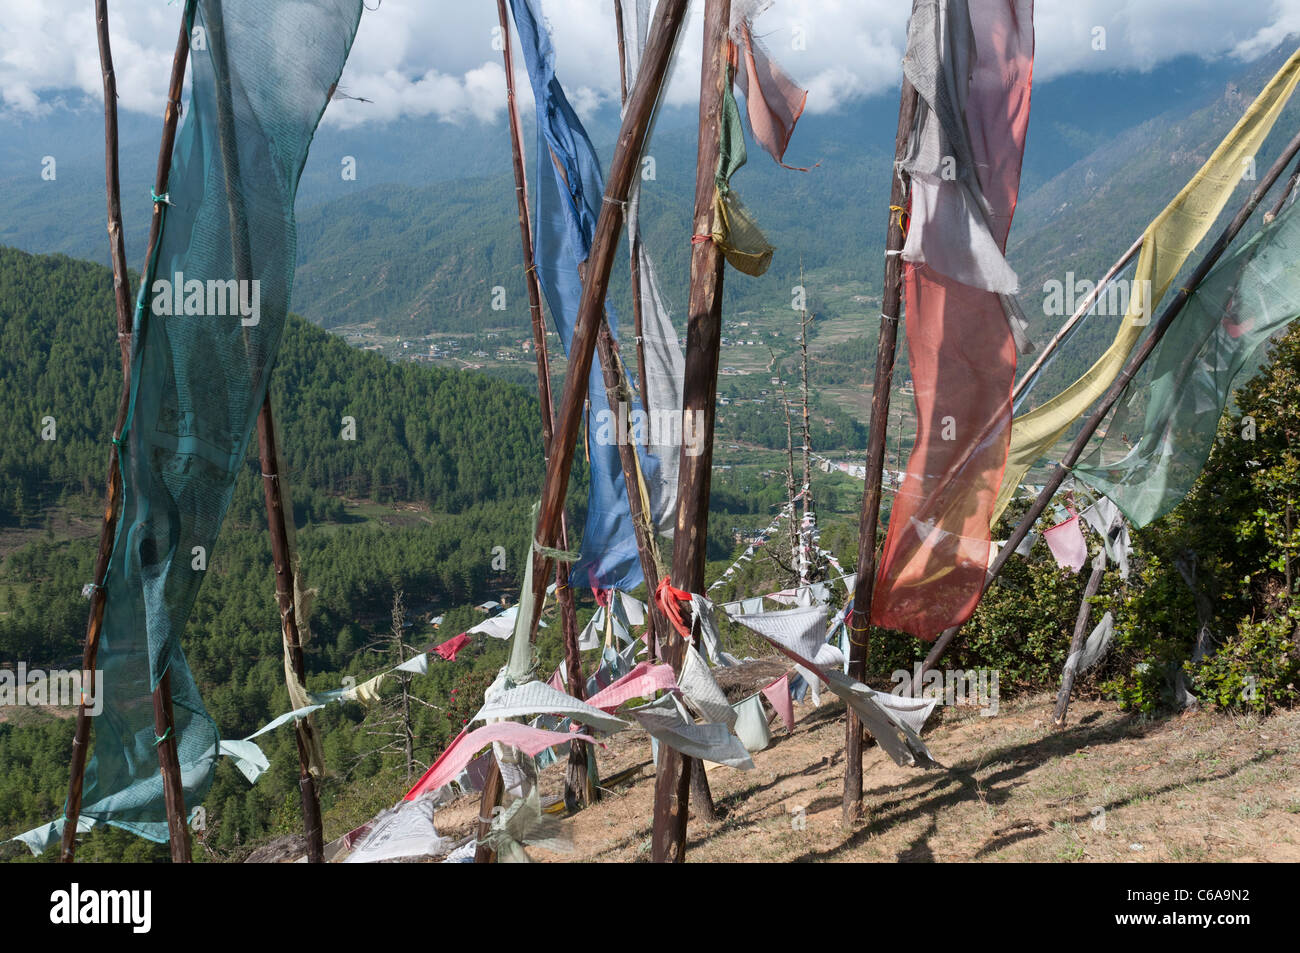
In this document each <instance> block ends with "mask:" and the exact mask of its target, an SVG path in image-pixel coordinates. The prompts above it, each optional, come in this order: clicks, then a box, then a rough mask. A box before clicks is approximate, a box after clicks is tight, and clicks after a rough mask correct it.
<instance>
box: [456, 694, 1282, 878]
mask: <svg viewBox="0 0 1300 953" xmlns="http://www.w3.org/2000/svg"><path fill="white" fill-rule="evenodd" d="M1051 701H1052V700H1051V699H1050V698H1048V697H1046V696H1040V697H1035V698H1030V699H1026V700H1023V701H1021V702H1018V703H1012V704H1006V703H1004V704H1003V706H1002V709H1001V712H1000V714H998V715H997V716H995V717H990V718H984V717H980V716H979V715H978V713H976V711H975V710H973V709H971V710H965V709H948V710H945V711H944V712H943V718H942V720H941V721H940V722H939V723H938V724H937V725H936V726H935V727H934V728H933V729H932V730H930V731H927V735H926V740H927V744H928V745H929V746H930V749H931V751H932V752H933V753H934V755H935V757H936V758H938V760H939V761H940V762H942V763H943V764H946V765H949V766H950V769H949V770H947V771H928V772H927V771H917V770H913V769H905V768H899V767H896V766H895V765H894V764H893V762H891V761H889V760H888V759H887V758H886V757H885V756H884V755H883V753H881V752H880V751H879V749H877V748H875V747H874V746H873V747H871V748H869V749H868V750H867V754H866V758H865V774H864V787H865V795H864V809H865V815H864V817H863V818H862V820H860V821H859V822H857V823H856V824H854V825H853V826H852V827H850V828H845V827H844V826H843V825H842V823H841V809H840V808H841V793H842V787H843V743H844V722H843V705H842V704H841V703H839V702H838V701H835V700H833V699H832V701H826V700H825V699H823V703H822V707H821V708H817V709H814V708H813V707H812V706H811V704H805V705H803V706H797V707H796V709H795V714H796V718H797V725H796V727H795V730H794V732H793V733H790V734H786V733H785V732H784V731H783V730H782V729H780V728H779V727H778V728H776V729H775V739H774V741H773V744H772V746H771V747H770V748H768V749H767V750H766V751H762V752H759V753H758V754H756V755H755V756H754V762H755V765H756V769H755V770H754V771H750V772H739V771H734V770H732V769H730V768H725V767H716V768H711V769H710V770H709V783H710V785H711V786H712V789H713V795H714V799H715V802H716V803H717V805H718V808H719V813H720V819H719V820H718V821H717V822H715V823H713V824H704V823H702V822H701V821H699V820H698V819H696V818H694V817H692V819H691V824H690V832H689V842H688V858H689V859H690V860H691V861H705V862H707V861H723V862H726V861H768V862H772V861H777V862H784V863H790V862H801V861H1000V860H1010V861H1262V860H1269V861H1296V860H1300V772H1298V771H1297V768H1298V767H1300V731H1298V729H1300V713H1298V712H1291V713H1285V714H1281V715H1278V716H1275V717H1273V718H1269V719H1258V718H1253V717H1241V716H1227V715H1221V714H1212V713H1200V712H1197V713H1189V714H1186V715H1183V716H1181V717H1173V718H1162V719H1145V718H1141V717H1139V716H1135V715H1132V714H1126V713H1123V712H1120V711H1117V710H1116V709H1115V708H1114V707H1113V706H1111V705H1108V704H1105V703H1098V702H1088V701H1077V702H1075V703H1074V705H1073V706H1072V708H1071V712H1070V723H1069V725H1068V726H1067V727H1066V728H1065V729H1063V730H1055V729H1053V728H1052V726H1051ZM649 749H650V746H649V743H648V740H647V739H646V737H645V735H644V734H643V733H641V732H639V731H628V732H624V733H622V734H620V735H617V736H615V737H614V738H612V739H611V740H610V744H609V748H608V749H606V750H604V751H602V752H601V756H600V766H601V774H602V775H603V776H606V777H609V776H612V775H613V774H614V773H615V772H617V771H620V770H623V769H625V768H629V767H632V766H636V765H640V767H639V770H638V771H637V772H636V773H635V776H634V777H633V778H632V779H631V780H630V781H628V782H626V783H625V784H623V785H621V786H620V787H619V788H618V789H617V790H614V791H611V792H609V793H607V795H606V797H605V799H604V800H603V801H602V802H601V803H600V804H598V805H596V806H595V807H593V808H590V809H588V810H585V811H582V812H580V813H579V814H577V815H575V816H574V817H573V819H572V825H573V828H572V831H573V839H574V846H575V851H574V853H573V854H569V855H566V854H549V853H545V852H542V851H534V855H535V857H536V859H538V860H547V861H563V860H581V861H644V860H648V859H649V844H650V819H651V806H652V803H653V797H654V779H653V768H652V765H651V763H650V757H649V756H650V750H649ZM561 771H562V768H561V767H559V766H554V767H551V768H549V769H548V770H547V771H546V772H545V773H544V774H543V791H544V793H552V789H554V790H556V791H558V789H559V786H560V784H561V783H562V781H561ZM477 809H478V804H477V802H476V801H472V800H471V799H463V800H462V801H460V802H458V803H456V804H454V805H449V806H448V807H447V808H446V809H444V810H442V811H440V812H439V817H438V826H439V830H440V831H441V832H442V833H444V834H452V835H463V834H468V833H469V831H470V824H471V822H472V820H473V818H474V816H475V815H476V813H477ZM800 810H802V813H803V817H804V818H805V820H806V824H805V826H804V827H803V828H802V829H797V825H796V824H795V823H794V821H795V817H796V815H797V813H798V812H799V811H800Z"/></svg>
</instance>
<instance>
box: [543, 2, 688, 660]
mask: <svg viewBox="0 0 1300 953" xmlns="http://www.w3.org/2000/svg"><path fill="white" fill-rule="evenodd" d="M686 8H687V0H660V3H659V5H658V7H657V8H656V11H655V19H654V23H653V25H652V26H651V30H650V41H649V43H648V44H647V45H646V49H645V55H644V57H643V58H642V62H641V70H640V72H639V73H638V74H637V81H636V84H635V86H634V87H633V89H632V94H631V96H630V97H629V99H628V104H627V110H626V113H625V115H624V117H623V124H622V127H621V128H620V130H619V136H618V142H617V145H616V147H615V150H614V159H613V162H612V163H611V164H610V171H609V176H608V177H607V179H606V184H605V195H604V198H603V201H602V205H601V211H600V217H599V219H598V220H597V223H596V232H595V238H594V241H593V242H592V246H591V252H590V254H589V256H588V259H587V268H586V278H587V280H586V281H585V282H584V283H583V288H582V299H581V302H580V304H579V306H578V317H577V320H576V322H575V326H574V331H573V340H572V341H571V342H570V345H569V365H568V371H567V373H566V374H565V378H564V390H563V393H562V395H561V398H560V407H559V412H558V413H557V414H556V420H555V434H554V437H553V438H552V453H551V457H550V459H549V460H548V461H547V467H546V475H545V477H544V480H543V483H542V499H541V509H540V513H539V517H538V524H537V538H538V540H539V541H540V542H541V543H542V545H544V546H548V547H554V546H555V544H556V542H557V541H558V536H559V527H560V519H561V516H562V515H563V513H564V498H565V495H566V494H567V492H568V489H569V471H570V469H571V467H572V466H573V455H574V451H575V448H576V442H577V435H578V428H579V424H580V422H581V419H582V409H583V404H584V401H585V398H586V393H587V382H588V377H589V375H590V373H591V362H592V359H593V358H594V356H595V349H596V338H597V337H598V334H599V329H600V323H601V318H602V317H603V315H604V306H605V293H606V290H607V288H608V287H609V275H610V271H611V269H612V267H613V263H614V255H615V253H616V252H617V250H618V237H619V233H620V231H621V229H622V227H623V218H624V214H625V213H624V206H625V203H626V202H627V197H628V192H629V190H630V188H631V184H632V178H633V176H634V175H635V174H636V173H637V170H638V169H639V168H640V157H641V151H642V148H643V147H644V145H645V140H646V136H647V134H648V132H649V128H650V120H651V118H652V117H653V114H654V108H655V103H656V102H657V100H658V98H659V92H660V89H661V88H662V86H663V81H664V76H665V75H666V73H667V70H668V65H669V62H670V60H671V58H672V52H673V48H674V45H675V43H676V40H677V35H678V33H679V32H680V30H681V26H682V23H683V21H684V20H685V17H686ZM533 560H534V561H533V580H534V583H533V584H534V587H535V592H534V595H535V597H536V598H535V601H534V610H533V617H532V619H531V620H530V621H529V634H530V636H532V637H535V636H536V633H537V620H538V618H539V615H540V612H541V606H542V599H541V596H542V595H543V593H544V591H545V587H546V578H547V576H548V575H549V574H550V558H549V557H547V556H545V555H543V554H542V553H535V554H534V557H533Z"/></svg>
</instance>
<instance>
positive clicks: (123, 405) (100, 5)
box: [60, 0, 190, 863]
mask: <svg viewBox="0 0 1300 953" xmlns="http://www.w3.org/2000/svg"><path fill="white" fill-rule="evenodd" d="M95 20H96V27H97V34H98V39H99V57H100V70H101V74H102V77H103V83H104V177H105V186H106V191H107V196H108V234H109V242H110V251H111V258H112V262H113V298H114V303H115V305H116V310H117V342H118V350H119V352H120V357H121V361H122V392H121V397H120V398H119V400H118V406H117V420H116V423H115V424H114V426H113V439H114V441H115V445H114V448H113V449H112V450H110V451H109V462H108V501H107V504H106V505H105V508H104V519H103V522H102V524H101V525H100V533H99V550H98V552H97V554H96V556H95V576H94V578H95V586H94V588H93V589H92V590H91V595H90V617H89V620H88V621H87V623H86V642H85V647H84V649H83V651H82V663H81V668H82V671H83V672H87V673H89V677H90V679H91V688H90V691H89V692H88V693H87V694H88V695H89V697H95V696H96V695H97V694H98V691H99V688H98V686H97V685H96V684H95V674H94V673H95V664H96V660H97V659H98V657H99V635H100V631H101V630H102V628H103V624H104V606H105V599H106V593H105V590H104V583H105V581H106V580H105V577H106V575H107V573H108V561H109V557H110V556H111V555H112V552H113V539H114V537H115V535H116V533H117V523H118V519H119V517H120V515H121V508H122V479H121V473H120V471H119V469H118V455H117V449H116V441H117V440H119V439H121V436H122V428H123V427H124V426H125V425H126V414H127V408H128V406H129V403H130V398H131V322H132V305H131V291H130V278H129V276H128V275H127V272H126V240H125V236H124V235H123V234H122V206H121V198H120V196H121V189H120V186H119V181H118V161H117V79H116V75H115V73H114V70H113V53H112V47H111V45H110V43H109V30H108V3H107V0H96V2H95ZM189 49H190V47H189V31H188V30H187V29H186V23H185V21H184V20H182V23H181V29H180V35H179V36H178V38H177V41H176V50H175V52H174V53H173V55H172V72H171V81H170V83H169V84H168V90H167V106H166V109H165V111H164V113H163V135H162V142H161V144H160V146H159V149H158V170H157V176H156V179H155V182H154V192H155V194H158V195H162V194H163V193H165V192H166V191H167V179H168V176H169V175H170V172H171V156H172V146H173V144H174V143H175V140H176V124H177V120H178V118H179V117H180V109H181V89H182V87H183V85H184V82H185V64H186V61H187V60H188V58H189ZM161 221H162V209H161V207H160V206H159V205H158V204H157V203H155V204H154V210H153V222H152V224H151V226H150V230H149V242H148V246H147V252H146V254H147V256H148V257H146V262H147V261H148V258H149V257H152V255H153V248H154V245H155V244H157V241H158V233H159V230H160V228H161ZM147 272H148V267H147V265H146V268H145V273H147ZM89 745H90V713H89V711H87V709H86V705H85V703H84V702H83V703H82V704H81V705H79V706H78V708H77V726H76V729H75V732H74V734H73V739H72V759H71V765H70V768H71V771H70V777H69V781H68V802H67V806H66V809H65V811H64V816H65V823H64V827H63V836H62V841H61V844H60V859H61V860H62V861H63V862H64V863H71V862H72V861H73V860H74V859H75V857H76V850H77V821H78V819H79V818H80V815H81V800H82V792H83V790H84V784H85V774H86V758H87V754H88V751H89ZM159 747H160V749H161V748H162V747H163V746H161V745H160V746H159ZM172 747H173V750H174V748H175V741H174V739H173V741H172ZM186 859H188V855H187V858H186Z"/></svg>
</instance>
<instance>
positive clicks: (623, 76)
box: [614, 0, 654, 661]
mask: <svg viewBox="0 0 1300 953" xmlns="http://www.w3.org/2000/svg"><path fill="white" fill-rule="evenodd" d="M614 28H615V30H616V31H617V33H618V85H619V93H620V97H621V102H622V104H623V106H624V108H626V106H627V43H626V41H625V40H624V38H623V2H622V0H614ZM627 247H628V259H629V264H630V268H631V278H632V285H631V288H632V333H633V334H634V335H636V379H637V385H638V389H639V390H640V396H641V409H642V410H644V411H645V412H646V416H647V418H648V417H649V414H650V392H649V389H648V388H647V386H646V377H645V343H644V342H643V341H642V339H641V327H642V324H641V229H640V228H634V229H630V230H629V231H628V235H627ZM645 434H646V443H647V445H648V444H649V441H650V428H649V427H647V428H645ZM650 592H651V596H653V594H654V591H653V590H651V591H650ZM649 601H650V602H651V603H653V602H654V599H653V598H651V599H650V600H649ZM650 645H651V646H652V651H653V645H654V639H653V638H651V640H650ZM650 660H651V661H654V656H653V655H651V657H650Z"/></svg>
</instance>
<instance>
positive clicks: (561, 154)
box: [510, 0, 659, 590]
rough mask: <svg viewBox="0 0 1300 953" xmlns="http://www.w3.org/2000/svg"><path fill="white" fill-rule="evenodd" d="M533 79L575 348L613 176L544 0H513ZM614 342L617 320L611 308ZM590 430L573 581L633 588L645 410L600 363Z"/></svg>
mask: <svg viewBox="0 0 1300 953" xmlns="http://www.w3.org/2000/svg"><path fill="white" fill-rule="evenodd" d="M510 5H511V8H512V10H513V12H514V20H515V27H516V29H517V30H518V31H519V40H520V47H521V48H522V51H523V55H524V62H525V65H526V66H527V68H528V79H529V82H530V83H531V85H532V88H533V97H534V99H535V101H536V104H537V214H536V219H535V222H534V229H533V235H534V237H533V241H534V248H533V260H534V263H535V265H536V268H537V277H538V279H539V281H540V282H541V285H542V291H543V293H544V294H545V295H546V302H547V305H548V306H549V308H550V312H551V317H552V319H553V320H554V321H555V328H556V331H557V332H558V333H559V335H560V340H561V342H562V343H563V344H564V351H565V353H566V354H568V351H569V345H570V343H571V342H572V340H573V332H574V326H575V325H576V323H577V319H578V304H579V302H580V301H581V299H582V279H581V277H580V275H579V270H578V269H579V266H581V265H582V264H583V263H585V262H586V260H587V256H588V254H589V253H590V251H591V243H592V240H593V239H594V237H595V232H596V222H597V220H598V219H599V218H600V207H601V201H602V199H603V196H604V192H605V182H604V178H603V176H602V175H601V171H600V162H599V160H598V159H597V157H596V149H595V147H594V146H592V144H591V140H590V139H589V138H588V137H587V132H586V130H585V129H584V128H583V126H582V122H581V121H580V120H579V119H578V115H577V113H575V112H574V111H573V107H572V106H570V105H569V100H568V97H566V96H565V94H564V89H563V88H562V87H561V86H560V81H559V79H557V78H556V75H555V50H554V48H553V47H552V46H551V39H550V36H549V35H548V34H547V32H546V30H545V29H544V28H543V27H542V23H543V22H544V21H543V19H542V17H541V16H540V15H539V14H538V2H537V0H511V4H510ZM605 313H606V318H607V320H608V322H609V329H610V332H611V334H613V335H614V337H615V339H617V337H618V326H617V322H616V320H615V316H614V312H613V310H612V309H611V308H610V307H609V306H608V304H607V305H606V308H605ZM587 401H588V411H587V436H588V441H587V443H588V447H589V449H590V454H591V489H590V492H589V494H588V497H587V518H586V524H585V526H584V528H583V534H582V550H581V553H582V555H581V558H580V559H579V561H578V562H577V563H576V564H575V565H574V566H573V567H572V569H570V572H569V576H570V579H571V580H572V581H573V584H574V585H583V584H586V585H589V586H591V587H592V588H600V589H614V588H618V589H625V590H626V589H634V588H636V586H637V585H638V584H639V583H640V582H641V581H642V579H643V576H642V573H641V564H640V561H639V559H638V556H637V545H636V533H635V530H634V528H633V525H632V515H631V512H630V510H629V508H628V503H627V490H626V488H625V484H624V482H623V470H622V465H621V462H620V459H619V453H618V441H620V440H623V439H631V437H630V435H629V433H630V431H629V424H628V423H627V422H628V421H629V420H632V419H633V414H634V412H638V411H639V410H640V404H639V402H638V401H637V400H636V398H635V397H633V398H632V400H631V403H630V405H629V406H627V407H621V408H611V407H610V405H609V399H608V398H607V397H606V394H605V381H604V377H603V376H602V374H601V369H600V365H599V362H598V361H593V362H592V366H591V373H590V377H589V380H588V382H587ZM633 449H634V451H635V452H637V453H638V455H639V458H640V461H641V470H642V473H643V474H644V476H645V479H646V483H647V485H653V483H654V482H655V480H656V479H657V476H658V469H659V464H658V461H657V460H656V459H655V458H654V457H652V456H651V455H650V454H645V453H641V452H640V451H639V449H637V448H636V445H635V441H633Z"/></svg>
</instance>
